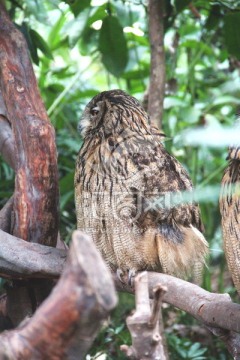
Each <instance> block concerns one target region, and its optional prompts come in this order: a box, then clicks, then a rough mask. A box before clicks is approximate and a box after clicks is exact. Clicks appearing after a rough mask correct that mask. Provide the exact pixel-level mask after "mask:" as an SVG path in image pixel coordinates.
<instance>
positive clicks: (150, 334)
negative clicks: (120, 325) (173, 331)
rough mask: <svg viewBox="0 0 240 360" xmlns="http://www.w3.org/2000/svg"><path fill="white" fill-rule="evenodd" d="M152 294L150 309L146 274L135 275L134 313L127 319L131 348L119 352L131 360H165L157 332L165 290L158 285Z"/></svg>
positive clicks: (124, 346) (123, 347) (125, 347)
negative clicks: (122, 352)
mask: <svg viewBox="0 0 240 360" xmlns="http://www.w3.org/2000/svg"><path fill="white" fill-rule="evenodd" d="M153 292H154V298H153V306H152V309H151V307H150V299H149V292H148V276H147V272H142V273H140V274H139V275H137V277H136V279H135V293H136V295H135V300H136V311H135V312H134V314H133V315H131V316H129V317H128V318H127V327H128V329H129V331H130V333H131V337H132V346H131V347H128V346H126V345H122V346H121V350H122V351H124V352H125V353H126V355H127V356H128V357H129V358H131V359H141V360H147V359H153V360H154V359H161V360H166V357H165V354H164V347H163V341H162V337H161V335H160V331H159V314H160V311H161V305H162V296H163V294H164V292H166V289H165V288H162V287H161V286H160V285H159V286H158V287H157V288H155V289H154V290H153Z"/></svg>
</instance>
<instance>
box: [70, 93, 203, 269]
mask: <svg viewBox="0 0 240 360" xmlns="http://www.w3.org/2000/svg"><path fill="white" fill-rule="evenodd" d="M80 130H81V133H82V136H83V139H84V142H83V146H82V148H81V150H80V152H79V155H78V158H77V162H76V173H75V199H76V211H77V226H78V228H79V229H81V230H83V231H85V232H87V233H88V234H90V235H91V236H92V238H93V240H94V242H95V244H96V245H97V247H98V249H99V250H100V252H101V253H102V255H103V257H104V259H105V261H106V263H107V265H108V266H109V267H110V268H111V269H112V270H113V271H116V270H117V271H118V272H119V273H120V272H129V275H130V276H131V275H133V274H134V273H135V272H136V271H139V270H145V269H146V270H154V271H163V272H166V273H168V274H173V275H176V276H186V275H189V274H190V273H192V272H193V273H195V275H196V274H199V273H200V272H201V269H202V266H203V264H204V257H205V255H206V253H207V242H206V240H205V238H204V236H203V235H202V233H201V231H202V223H201V219H200V213H199V208H198V206H197V205H196V204H194V203H188V204H183V203H181V204H179V205H177V206H176V205H175V206H174V205H172V202H173V199H172V195H173V193H175V195H178V198H181V193H182V192H183V191H186V190H187V191H190V192H191V190H192V184H191V180H190V178H189V176H188V174H187V172H186V171H185V170H184V168H183V167H182V166H181V164H180V163H179V162H178V161H177V160H176V159H175V158H174V157H173V156H171V155H170V154H169V153H168V152H167V151H166V150H165V148H164V146H163V145H162V143H161V139H162V138H163V136H164V135H163V134H161V133H160V132H159V131H158V130H157V129H156V128H154V127H152V126H150V125H149V118H148V115H147V113H146V112H145V111H144V109H143V108H142V107H141V105H140V104H139V102H138V101H137V100H136V99H135V98H133V97H132V96H129V95H127V94H126V93H124V92H123V91H121V90H111V91H105V92H102V93H100V94H99V95H97V96H95V97H94V98H93V99H92V100H91V101H90V103H89V104H88V105H87V107H86V109H85V111H84V113H83V116H82V120H81V122H80Z"/></svg>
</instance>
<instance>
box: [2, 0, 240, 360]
mask: <svg viewBox="0 0 240 360" xmlns="http://www.w3.org/2000/svg"><path fill="white" fill-rule="evenodd" d="M7 4H8V8H9V11H10V14H11V16H12V18H13V20H14V21H15V23H16V24H17V26H18V27H19V28H20V29H21V31H22V32H23V33H24V35H25V37H26V40H27V42H28V46H29V50H30V53H31V56H32V60H33V62H34V64H35V72H36V75H37V78H38V82H39V87H40V90H41V93H42V97H43V99H44V102H45V105H46V107H47V109H48V113H49V116H50V118H51V121H52V123H53V125H54V127H55V129H56V140H57V147H58V156H59V178H60V192H61V202H60V210H61V233H62V236H63V238H64V239H66V240H68V239H69V238H70V234H71V231H72V230H73V229H74V228H75V226H76V225H75V224H76V221H75V210H74V192H73V176H74V167H75V158H76V154H77V151H78V149H79V148H80V146H81V138H80V136H79V134H78V133H77V130H76V129H77V123H78V122H79V119H80V116H81V112H82V110H83V108H84V106H85V104H86V103H87V102H88V101H89V100H90V99H91V98H92V97H93V96H94V95H96V94H97V93H98V92H99V91H102V90H107V89H112V88H121V89H123V90H126V91H127V92H128V93H130V94H132V95H133V96H136V97H137V98H139V99H140V100H142V99H143V94H144V92H145V91H146V89H147V86H148V83H149V74H150V46H149V41H148V19H147V6H146V2H145V1H144V0H143V1H135V0H132V1H128V0H109V1H107V0H98V1H96V0H92V1H90V0H81V1H78V0H75V1H74V0H65V1H58V0H43V1H39V0H25V1H23V2H20V1H8V2H7ZM165 13H166V18H165V53H166V75H167V83H166V96H165V102H164V109H165V113H164V122H163V127H164V131H165V133H166V134H167V136H168V139H169V140H168V141H166V147H167V148H168V150H169V151H171V153H173V154H174V155H175V156H176V157H177V158H178V159H179V160H180V161H181V162H182V163H183V164H184V165H185V167H186V168H187V169H188V171H189V172H190V175H191V177H192V179H193V182H194V184H195V186H196V189H197V190H198V189H199V196H198V198H199V200H200V202H201V211H202V216H203V221H204V224H205V228H206V238H207V239H208V240H209V243H210V249H211V254H210V259H209V266H210V267H209V270H206V273H205V276H204V286H205V288H206V289H208V290H210V291H211V290H216V291H228V292H230V293H232V294H234V290H233V287H232V285H231V281H229V275H228V273H227V271H226V265H225V260H224V256H223V252H222V244H221V227H220V215H219V209H218V192H219V184H220V181H221V177H222V173H223V169H224V167H225V166H226V161H225V158H226V154H227V150H226V148H227V145H228V143H229V141H230V140H231V136H230V138H229V140H227V141H223V140H222V139H223V137H222V134H223V133H224V132H225V130H226V129H229V128H232V126H233V124H234V121H235V113H236V111H237V109H238V107H239V99H240V96H239V95H240V81H239V69H240V61H239V60H240V43H239V41H240V40H239V39H240V28H239V19H240V2H239V1H235V0H219V1H208V0H193V1H191V2H190V1H188V0H184V1H183V0H174V1H170V0H166V9H165ZM199 128H200V130H201V131H202V129H205V130H206V131H208V132H207V133H206V132H201V131H200V132H198V129H199ZM186 130H188V131H189V130H192V132H186ZM193 139H196V141H194V140H193ZM200 140H201V141H200ZM210 145H211V146H210ZM213 145H214V146H213ZM0 174H1V184H2V189H1V203H2V204H3V203H4V202H5V201H6V199H7V198H8V197H9V196H10V194H11V192H12V191H13V186H14V174H13V171H12V170H11V169H9V167H8V166H7V165H6V164H5V163H4V162H2V161H1V162H0ZM207 191H208V193H207ZM209 191H210V192H209ZM206 194H210V195H211V196H208V195H206ZM127 303H128V302H127V301H126V298H122V300H121V308H122V309H125V308H126V306H127V305H126V304H127ZM123 312H124V311H123ZM183 320H184V321H185V322H187V323H188V322H191V321H192V320H190V319H189V317H188V316H186V315H185V317H184V319H183V318H182V319H181V321H183ZM114 322H115V323H114ZM111 329H112V330H111ZM126 332H127V330H126V328H125V327H124V326H123V319H122V318H121V319H118V320H117V321H116V320H113V324H112V327H111V328H108V329H107V330H106V331H105V330H104V332H103V333H102V334H104V335H100V337H99V338H98V339H97V343H96V345H95V347H94V348H93V350H92V354H93V353H94V351H95V353H96V352H99V351H103V352H107V349H110V344H111V346H113V347H114V348H116V344H117V345H118V344H119V338H120V337H121V336H122V335H123V337H124V338H125V333H126ZM101 336H102V337H101ZM108 340H109V341H108ZM121 341H122V339H121ZM126 341H129V339H128V340H126ZM169 344H170V348H171V353H172V358H173V359H174V358H176V359H204V358H208V359H213V358H216V359H220V358H221V359H227V355H225V352H224V350H223V349H221V348H220V345H217V346H216V347H215V348H216V349H215V351H212V352H211V351H210V350H208V352H206V348H205V347H204V346H200V345H199V344H198V343H194V344H192V343H190V342H189V341H188V340H186V339H179V338H176V337H174V336H172V337H169ZM104 349H105V350H104ZM174 349H175V350H174ZM114 356H115V357H113V358H114V359H120V358H121V357H120V356H121V355H120V353H119V352H118V353H117V355H116V353H115V355H114ZM108 358H109V359H110V358H111V355H109V357H108Z"/></svg>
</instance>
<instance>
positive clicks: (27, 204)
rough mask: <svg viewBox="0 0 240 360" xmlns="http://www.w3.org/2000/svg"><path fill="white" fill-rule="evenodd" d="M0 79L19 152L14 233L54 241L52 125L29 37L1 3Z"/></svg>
mask: <svg viewBox="0 0 240 360" xmlns="http://www.w3.org/2000/svg"><path fill="white" fill-rule="evenodd" d="M0 52H1V57H0V81H1V83H0V84H1V86H0V87H1V91H2V95H3V99H4V103H5V106H6V113H7V119H8V120H9V121H10V123H11V126H12V130H13V136H14V143H15V151H14V153H15V158H16V166H15V168H16V180H15V196H14V214H15V216H14V224H13V233H14V235H16V236H18V237H20V238H21V239H24V240H28V241H34V242H38V243H42V244H45V245H49V246H55V245H56V242H57V232H58V196H59V190H58V171H57V155H56V145H55V135H54V129H53V127H52V125H51V124H50V122H49V119H48V117H47V112H46V110H45V108H44V105H43V102H42V99H41V97H40V93H39V90H38V87H37V82H36V78H35V75H34V72H33V68H32V64H31V62H30V59H29V54H28V49H27V44H26V41H25V39H24V37H23V35H22V34H21V32H20V31H19V30H17V29H16V28H15V26H14V25H13V23H12V22H11V20H10V19H9V17H8V15H7V12H6V9H5V7H4V5H3V3H0Z"/></svg>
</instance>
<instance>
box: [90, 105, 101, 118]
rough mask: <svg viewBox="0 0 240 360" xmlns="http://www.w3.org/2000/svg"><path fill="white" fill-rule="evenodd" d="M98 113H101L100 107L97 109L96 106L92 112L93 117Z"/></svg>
mask: <svg viewBox="0 0 240 360" xmlns="http://www.w3.org/2000/svg"><path fill="white" fill-rule="evenodd" d="M98 113H99V107H97V106H95V107H94V108H92V109H91V110H90V114H91V115H93V116H95V115H97V114H98Z"/></svg>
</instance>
